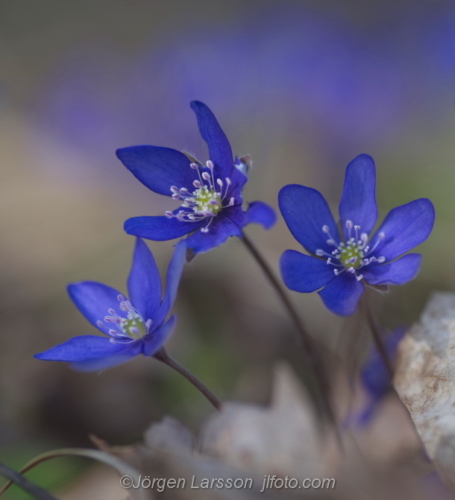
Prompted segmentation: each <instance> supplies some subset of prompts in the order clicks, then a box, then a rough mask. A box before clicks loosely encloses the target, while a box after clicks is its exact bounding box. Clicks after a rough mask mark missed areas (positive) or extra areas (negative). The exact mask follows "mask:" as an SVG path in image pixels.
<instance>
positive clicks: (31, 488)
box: [0, 463, 56, 500]
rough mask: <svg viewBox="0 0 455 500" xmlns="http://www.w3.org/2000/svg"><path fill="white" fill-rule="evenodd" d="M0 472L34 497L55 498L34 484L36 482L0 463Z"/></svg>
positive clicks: (41, 498) (41, 499)
mask: <svg viewBox="0 0 455 500" xmlns="http://www.w3.org/2000/svg"><path fill="white" fill-rule="evenodd" d="M0 474H1V475H2V476H4V477H6V478H7V479H9V480H10V482H11V483H15V484H16V485H17V486H19V487H20V488H22V489H23V490H24V491H26V492H27V493H30V494H31V495H33V496H34V497H35V498H39V499H40V500H56V498H55V497H54V496H52V495H51V494H50V493H48V492H47V491H46V490H43V489H42V488H40V487H39V486H36V484H34V483H32V482H31V481H29V480H28V479H27V478H26V477H24V476H23V475H22V474H20V473H19V472H16V471H15V470H13V469H10V468H9V467H7V466H6V465H4V464H2V463H0Z"/></svg>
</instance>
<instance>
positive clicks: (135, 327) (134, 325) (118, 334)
mask: <svg viewBox="0 0 455 500" xmlns="http://www.w3.org/2000/svg"><path fill="white" fill-rule="evenodd" d="M117 300H118V301H119V303H120V304H119V307H120V309H121V310H122V311H125V312H126V313H127V317H126V318H125V317H122V316H119V315H118V314H117V311H115V309H108V311H107V312H108V313H109V315H106V316H105V317H104V322H106V323H112V324H114V325H115V326H117V328H118V329H117V330H116V329H114V328H111V329H110V330H109V335H111V336H112V337H113V338H112V339H111V342H115V341H116V339H125V337H127V338H129V339H140V338H142V337H145V335H146V334H147V331H148V329H149V327H150V325H151V323H152V320H148V321H147V322H144V320H143V318H142V316H141V315H140V314H139V313H138V312H137V310H136V309H135V308H134V307H133V305H132V304H131V302H130V301H129V300H126V299H125V297H124V296H123V295H118V296H117ZM98 326H99V327H100V328H102V327H103V321H101V320H99V321H98Z"/></svg>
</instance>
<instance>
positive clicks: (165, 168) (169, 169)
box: [116, 146, 196, 196]
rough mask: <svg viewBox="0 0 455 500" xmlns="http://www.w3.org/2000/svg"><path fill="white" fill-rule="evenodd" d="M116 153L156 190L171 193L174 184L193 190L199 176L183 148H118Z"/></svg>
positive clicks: (168, 194)
mask: <svg viewBox="0 0 455 500" xmlns="http://www.w3.org/2000/svg"><path fill="white" fill-rule="evenodd" d="M116 155H117V157H118V159H119V160H120V161H121V162H122V163H123V164H124V165H125V167H126V168H127V169H128V170H129V171H130V172H131V173H132V174H133V175H134V176H135V177H136V178H137V179H139V180H140V181H141V182H142V184H144V185H145V186H147V187H148V188H149V189H151V190H152V191H154V192H155V193H159V194H164V195H165V196H171V195H172V192H171V186H177V187H178V188H182V187H185V188H187V189H189V190H193V181H194V180H195V179H196V176H195V173H194V170H193V169H192V168H190V163H191V162H190V160H189V159H188V158H187V157H186V156H185V155H184V154H183V153H181V152H180V151H177V150H175V149H170V148H160V147H157V146H132V147H130V148H123V149H117V151H116Z"/></svg>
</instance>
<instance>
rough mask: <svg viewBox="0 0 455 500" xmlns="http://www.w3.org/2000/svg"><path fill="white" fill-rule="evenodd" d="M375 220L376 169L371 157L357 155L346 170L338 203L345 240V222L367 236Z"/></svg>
mask: <svg viewBox="0 0 455 500" xmlns="http://www.w3.org/2000/svg"><path fill="white" fill-rule="evenodd" d="M377 218H378V207H377V205H376V167H375V164H374V160H373V158H371V156H368V155H365V154H363V155H359V156H357V158H354V159H353V160H352V161H351V163H349V165H348V166H347V168H346V177H345V180H344V189H343V195H342V197H341V202H340V220H341V221H342V224H343V228H344V232H345V238H346V240H347V239H348V231H347V229H346V227H345V223H346V221H347V220H350V221H352V222H353V223H354V224H355V225H359V226H360V232H361V233H367V234H369V233H370V232H371V230H372V229H373V227H374V225H375V224H376V220H377Z"/></svg>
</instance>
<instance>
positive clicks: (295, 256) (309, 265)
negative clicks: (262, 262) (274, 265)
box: [280, 250, 335, 293]
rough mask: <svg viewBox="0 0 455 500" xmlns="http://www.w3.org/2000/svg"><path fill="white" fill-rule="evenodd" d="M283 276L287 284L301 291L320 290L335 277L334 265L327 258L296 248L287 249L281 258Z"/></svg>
mask: <svg viewBox="0 0 455 500" xmlns="http://www.w3.org/2000/svg"><path fill="white" fill-rule="evenodd" d="M280 267H281V276H282V277H283V281H284V282H285V284H286V286H287V287H288V288H290V289H291V290H294V291H296V292H301V293H310V292H315V291H316V290H319V289H320V288H322V287H323V286H325V285H327V283H329V282H330V281H332V280H333V279H334V278H335V274H334V273H333V269H334V267H333V266H330V265H328V264H327V262H326V261H325V260H321V259H317V258H316V257H310V256H309V255H304V254H303V253H300V252H296V251H295V250H286V251H285V252H284V253H283V255H282V256H281V260H280Z"/></svg>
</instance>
